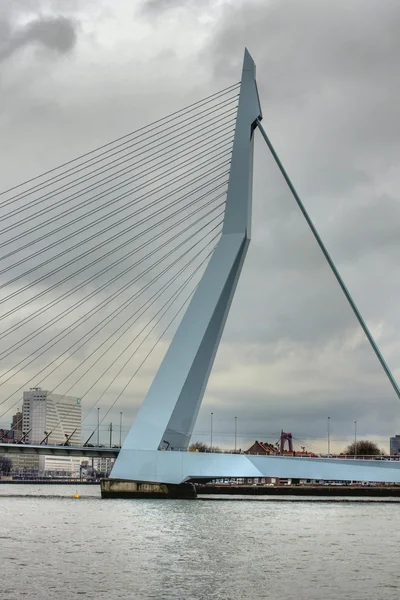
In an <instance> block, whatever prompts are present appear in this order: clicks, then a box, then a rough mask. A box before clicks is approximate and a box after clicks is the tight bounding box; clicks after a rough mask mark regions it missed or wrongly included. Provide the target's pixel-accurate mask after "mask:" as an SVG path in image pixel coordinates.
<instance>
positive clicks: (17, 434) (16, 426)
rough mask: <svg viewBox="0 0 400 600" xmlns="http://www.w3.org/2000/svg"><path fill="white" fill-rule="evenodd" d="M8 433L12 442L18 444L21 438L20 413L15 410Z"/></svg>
mask: <svg viewBox="0 0 400 600" xmlns="http://www.w3.org/2000/svg"><path fill="white" fill-rule="evenodd" d="M10 432H11V434H12V437H13V440H14V441H15V442H19V440H20V439H21V438H22V411H20V410H17V412H16V413H15V415H13V417H12V421H11V430H10Z"/></svg>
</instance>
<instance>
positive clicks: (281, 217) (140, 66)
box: [0, 0, 400, 448]
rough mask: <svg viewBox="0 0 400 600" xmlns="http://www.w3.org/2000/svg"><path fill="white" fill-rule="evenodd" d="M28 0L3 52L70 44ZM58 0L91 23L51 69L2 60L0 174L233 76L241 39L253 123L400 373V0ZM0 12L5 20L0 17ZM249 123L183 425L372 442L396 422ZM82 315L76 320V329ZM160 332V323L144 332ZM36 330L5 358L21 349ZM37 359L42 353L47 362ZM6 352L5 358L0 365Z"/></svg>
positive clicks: (141, 384) (89, 143)
mask: <svg viewBox="0 0 400 600" xmlns="http://www.w3.org/2000/svg"><path fill="white" fill-rule="evenodd" d="M39 5H41V3H39V4H38V3H33V4H32V2H30V3H29V10H28V8H27V7H28V3H24V7H25V9H26V10H25V12H24V13H23V18H22V17H21V14H20V13H18V14H13V16H12V18H11V17H10V16H9V15H8V16H7V18H3V21H2V22H3V31H6V34H5V35H3V37H2V39H6V38H7V39H11V38H12V36H15V35H16V36H17V39H16V41H15V42H14V45H15V44H16V46H10V48H11V50H8V52H9V54H8V56H9V55H13V53H14V52H16V51H17V49H18V48H21V47H26V46H27V44H35V45H38V44H42V46H43V44H45V46H44V47H45V48H46V49H47V48H49V49H50V50H52V49H53V50H55V51H56V52H62V51H64V52H65V51H68V48H73V47H75V46H74V43H75V42H74V40H75V39H76V38H74V39H73V40H72V38H68V36H67V38H66V39H67V40H68V39H70V40H72V41H70V46H68V43H64V45H62V47H60V46H58V45H57V44H58V43H59V42H58V38H57V37H56V36H55V37H51V36H50V37H49V38H45V39H46V41H45V42H44V41H43V39H42V38H43V33H40V32H39V30H38V29H35V28H33V30H31V29H30V27H31V25H30V24H32V23H36V22H37V19H36V20H34V21H32V19H33V16H34V14H38V10H37V8H38V6H39ZM175 9H176V10H175ZM53 10H54V11H55V13H56V14H53V15H52V16H46V19H52V20H53V21H57V20H58V19H59V18H60V17H59V14H60V15H66V16H63V17H62V18H63V19H67V21H68V22H69V20H70V21H71V24H72V26H74V24H75V23H76V22H80V23H81V27H82V28H83V30H84V32H85V33H86V32H87V31H89V32H90V36H86V35H85V38H82V39H83V43H82V44H79V46H76V51H75V52H74V61H59V62H58V63H57V65H56V67H54V68H53V66H52V65H50V66H49V65H48V62H46V61H45V60H44V57H43V56H42V53H38V56H37V61H35V64H34V65H29V72H27V70H26V69H25V68H24V66H23V65H22V64H19V63H20V61H18V65H17V67H16V68H15V69H14V68H13V69H11V68H9V69H6V68H4V72H5V73H6V74H5V76H4V78H3V81H2V87H3V90H2V113H1V115H0V126H1V140H2V144H1V146H0V154H1V162H2V165H4V168H3V173H4V175H3V181H4V185H7V184H10V185H12V184H13V183H18V182H19V181H20V180H21V179H23V178H24V179H25V178H27V177H29V176H33V175H36V174H37V173H40V172H42V171H44V170H46V169H47V168H51V167H52V166H54V165H55V164H59V163H62V162H63V161H64V160H69V159H70V158H73V157H74V156H75V155H78V154H81V153H82V152H84V151H87V150H90V149H91V148H93V147H96V146H99V145H101V144H102V143H105V142H107V141H109V140H110V139H115V138H116V137H118V136H119V135H123V134H125V133H126V132H127V131H129V130H133V129H135V128H136V127H140V126H141V125H143V124H145V123H148V122H151V121H154V120H155V119H156V118H158V117H160V116H162V115H163V114H167V113H169V112H173V111H174V110H176V109H177V108H180V107H182V106H185V105H187V104H190V103H191V102H194V101H196V100H198V99H199V98H200V97H204V96H206V95H207V94H209V93H212V92H214V91H216V90H218V89H221V88H223V87H224V86H226V85H230V84H231V83H234V82H235V81H237V80H238V77H239V74H240V68H241V61H242V55H243V47H244V46H245V45H247V46H248V47H249V49H250V51H251V53H252V54H253V56H254V58H255V60H256V63H257V80H258V86H259V91H260V97H261V102H262V104H263V112H264V127H265V128H266V129H267V131H268V133H269V135H270V137H271V140H272V142H273V143H274V145H275V147H276V149H277V151H278V154H279V155H280V157H281V159H282V161H283V163H284V165H285V167H286V168H287V170H288V172H289V174H290V176H291V178H292V180H293V182H294V184H295V186H296V188H297V189H298V192H299V193H300V195H301V197H302V198H303V201H304V203H305V205H306V207H307V209H308V210H309V212H310V215H311V217H312V218H313V220H314V222H315V224H316V226H317V228H318V230H319V232H320V234H321V236H322V238H323V240H324V242H325V243H326V245H327V247H328V249H329V250H330V252H331V253H332V256H333V258H334V260H335V261H336V262H337V265H338V267H339V269H340V271H341V273H342V275H343V277H344V279H345V282H346V284H347V285H348V287H349V289H350V291H351V293H352V295H353V296H354V298H355V301H356V302H357V304H358V305H359V308H360V310H361V312H362V314H363V315H364V317H365V319H366V321H367V323H368V324H369V326H370V327H371V329H372V331H373V332H374V334H375V336H376V338H377V340H378V342H379V343H380V345H381V347H382V350H383V352H384V355H385V357H386V358H387V360H388V362H389V364H390V366H391V367H392V369H393V371H394V373H395V374H397V375H400V345H399V343H398V330H399V328H400V314H399V311H398V306H397V305H398V302H397V298H398V296H399V293H400V287H399V278H398V277H397V265H398V262H399V261H398V259H399V257H400V242H399V240H400V237H399V236H398V234H397V232H398V222H399V198H400V180H399V176H398V157H399V155H400V129H399V127H400V125H399V123H400V108H399V103H398V102H397V98H398V92H399V90H398V76H397V71H398V67H397V65H398V62H399V58H400V41H399V37H398V35H397V31H398V25H399V21H400V5H399V4H397V3H394V2H391V3H383V2H382V1H381V0H365V1H364V0H363V1H361V0H355V1H354V2H352V3H351V4H349V3H348V2H345V0H338V1H337V2H335V3H328V2H321V1H320V0H296V1H294V0H280V1H279V2H278V1H274V0H271V1H269V2H265V0H262V1H261V0H247V1H246V2H244V1H240V0H237V2H236V1H235V2H224V1H218V2H217V1H215V2H213V1H205V2H196V3H195V2H190V1H188V2H183V1H182V2H178V1H175V2H172V1H170V2H168V1H165V2H161V1H155V0H153V1H149V2H145V3H142V4H138V5H137V6H135V7H133V6H132V3H129V2H127V1H126V2H125V1H122V0H121V2H118V3H116V2H111V0H103V2H102V3H101V7H100V5H99V3H89V2H85V3H83V2H81V3H80V2H75V3H74V6H73V9H72V8H71V9H69V12H68V14H67V13H65V12H64V11H63V9H62V3H58V4H56V5H55V4H53ZM57 11H60V13H59V14H58V12H57ZM157 15H158V16H159V17H160V18H155V17H157ZM46 22H47V21H46ZM4 23H7V24H10V23H12V26H11V25H7V27H8V29H7V30H6V29H4ZM27 23H28V25H27ZM35 27H37V26H35ZM56 30H57V27H56V28H55V30H54V31H56ZM74 31H75V34H76V26H75V29H74ZM18 36H19V37H18ZM44 37H45V36H44ZM18 40H19V41H18ZM4 48H5V46H4V47H3V50H2V51H3V52H4V51H5V50H4ZM10 53H11V54H10ZM16 62H17V61H16ZM21 63H22V61H21ZM256 136H257V138H256V151H255V168H254V218H253V233H252V243H251V245H250V250H249V253H248V257H247V259H246V262H245V265H244V270H243V274H242V277H241V280H240V283H239V287H238V290H237V294H236V296H235V299H234V302H233V306H232V310H231V313H230V316H229V319H228V322H227V326H226V330H225V334H224V337H223V343H222V345H221V348H220V351H219V352H218V356H217V360H216V363H215V367H214V369H213V373H212V377H211V379H210V384H209V386H208V389H207V392H206V397H205V400H204V403H203V406H202V409H201V413H200V415H199V420H198V423H197V424H196V428H195V431H196V435H198V436H199V437H201V436H203V438H202V439H206V440H207V439H208V437H207V436H208V435H209V413H210V411H211V410H213V412H214V417H215V441H216V443H218V444H219V445H227V446H229V445H230V444H232V442H233V423H234V421H233V418H234V416H238V419H239V434H240V436H241V440H242V441H243V443H244V441H246V443H247V442H249V443H250V441H251V439H252V437H254V436H255V435H257V437H259V438H260V439H261V438H262V437H264V436H263V433H264V434H265V437H267V439H268V437H269V436H270V437H271V441H274V440H273V438H274V436H275V434H276V433H278V435H279V431H280V429H282V428H284V429H289V430H291V431H292V433H293V435H294V436H295V437H299V438H301V439H303V440H304V439H305V440H306V441H307V440H308V442H309V444H310V446H311V445H315V444H316V445H317V446H318V445H320V447H322V448H325V442H324V441H323V438H324V435H325V434H326V418H327V416H328V415H329V416H331V418H332V428H333V427H334V426H335V435H336V437H337V439H338V440H339V441H338V444H339V445H340V444H341V445H342V446H343V445H344V444H345V442H346V439H345V438H346V437H350V438H351V436H352V423H353V421H354V420H357V421H358V425H359V432H360V435H368V436H372V435H376V436H379V437H380V438H382V440H383V441H381V442H380V443H382V445H383V443H384V441H385V439H387V438H388V436H389V435H391V434H393V433H395V432H396V430H399V428H400V412H399V406H398V400H397V398H396V397H395V396H394V394H393V392H392V390H391V389H390V387H389V386H388V383H387V381H386V380H385V377H384V376H383V374H382V372H381V369H380V366H379V364H378V363H377V361H376V359H375V357H374V355H373V353H372V351H371V349H370V348H369V346H368V344H367V343H366V341H365V340H364V339H363V336H362V335H361V334H360V330H359V328H358V325H357V323H356V321H355V319H354V316H353V315H352V313H351V310H350V309H349V307H348V306H347V303H346V302H345V299H344V298H343V295H342V293H341V291H340V290H339V289H338V286H337V284H336V282H335V280H334V279H333V277H332V274H331V273H330V271H329V268H328V267H327V265H326V263H325V261H324V259H323V257H322V256H321V253H320V251H319V249H318V247H317V245H316V243H315V240H314V239H313V238H312V236H311V234H310V231H309V229H308V227H307V225H306V224H305V222H304V220H303V218H302V216H301V214H300V213H299V210H298V208H297V206H296V204H295V202H294V200H293V198H292V197H291V195H290V193H289V191H288V189H287V187H286V186H285V185H284V183H283V181H282V177H281V175H280V174H279V172H278V170H277V168H276V165H274V163H273V161H272V159H271V157H270V155H269V153H268V150H267V148H266V146H265V144H264V143H263V141H262V140H261V138H260V137H258V134H257V132H256ZM16 139H17V140H18V144H15V140H16ZM44 227H46V225H44ZM45 230H46V229H45ZM102 239H103V238H102ZM62 247H64V246H62ZM65 247H66V246H65ZM100 254H101V252H100V251H99V253H98V255H100ZM96 256H97V254H96ZM57 264H58V263H57ZM34 291H36V292H37V291H38V290H37V289H36V290H34ZM80 298H81V295H80V293H76V294H75V295H74V296H73V297H72V298H70V300H68V303H70V305H71V306H73V305H74V304H78V302H79V300H80ZM68 303H67V302H66V303H65V305H67V304H68ZM63 306H64V305H63ZM115 308H116V304H115V305H112V307H110V310H111V311H112V310H115ZM55 314H56V312H55V311H54V312H51V316H54V315H55ZM71 318H72V317H71ZM40 322H41V321H40ZM88 328H89V324H85V327H82V329H81V330H79V332H77V334H76V339H77V338H78V337H79V336H80V335H82V334H83V333H84V331H86V330H87V329H88ZM32 329H33V325H32V328H28V330H25V331H27V334H29V333H30V332H31V331H32ZM57 331H58V330H57ZM108 331H111V326H110V328H109V329H108V330H107V332H108ZM107 332H103V333H102V334H101V335H99V337H98V338H96V340H93V341H92V342H90V343H88V344H87V346H86V347H85V348H82V350H80V351H79V352H78V353H76V354H75V355H74V356H72V355H71V357H70V359H69V361H68V362H67V363H66V365H65V369H64V368H61V367H60V369H59V371H57V372H55V373H54V375H52V376H49V378H48V379H46V380H45V381H44V382H43V384H42V385H43V387H48V388H52V387H53V386H55V385H57V383H59V381H61V379H62V377H64V376H65V375H66V374H67V372H68V371H70V370H71V369H72V368H74V367H75V366H76V367H78V366H79V361H80V360H83V358H85V357H86V356H88V355H89V354H90V352H91V351H93V350H94V349H95V348H96V347H97V345H99V344H101V343H102V342H103V341H104V339H105V336H106V333H107ZM161 332H162V327H159V328H157V329H156V330H155V336H156V335H160V334H161ZM129 335H130V334H129V333H128V334H127V335H126V340H127V341H129ZM71 338H72V339H75V338H73V336H71ZM18 339H19V338H18ZM43 339H47V338H43ZM43 339H42V338H41V339H40V340H37V343H39V342H42V341H43ZM169 339H170V332H169V333H168V334H167V335H166V336H165V339H164V343H163V345H162V348H161V349H160V352H159V353H158V354H157V357H156V358H155V359H154V360H153V359H152V358H150V359H149V362H148V363H146V367H145V370H144V372H143V373H141V374H139V375H138V376H137V377H136V378H135V380H134V382H133V383H132V385H131V386H130V387H129V388H128V389H127V390H126V392H125V393H124V395H123V397H122V399H121V402H120V403H119V404H118V406H116V408H115V415H116V416H115V415H114V416H113V413H111V414H110V416H109V417H107V419H113V418H114V419H115V420H116V419H118V411H119V410H122V411H123V412H124V423H126V424H128V422H129V421H130V420H131V419H132V418H133V416H134V414H135V412H136V410H137V407H138V405H139V404H140V401H141V399H142V397H143V394H144V392H145V390H146V389H147V386H148V384H149V382H150V381H151V377H152V374H153V373H154V370H155V368H156V366H157V364H158V362H159V359H160V357H161V354H162V351H161V350H165V347H166V344H167V342H168V340H169ZM35 343H36V340H34V339H33V340H32V341H31V342H30V343H29V344H28V345H27V347H26V348H25V351H24V353H21V354H18V356H17V358H18V359H19V358H22V357H23V356H25V355H26V354H27V353H29V352H31V351H32V350H34V347H35V346H34V344H35ZM61 346H62V345H61V344H60V347H61ZM66 347H67V346H64V348H66ZM120 348H122V342H121V345H120V347H119V348H118V351H119V350H120ZM61 349H62V348H61ZM116 355H117V351H115V350H112V349H111V350H110V352H109V354H108V355H107V356H105V357H104V359H103V360H102V362H101V363H99V364H98V365H94V367H93V369H92V371H91V373H90V374H88V375H87V377H86V378H85V380H84V385H82V384H81V383H80V384H79V385H78V386H77V388H76V389H75V390H74V393H76V394H77V395H81V394H82V393H83V392H84V390H85V389H87V388H88V387H89V386H90V385H91V382H93V381H94V380H95V379H96V378H97V377H99V376H100V375H101V374H102V372H104V371H105V369H106V368H107V361H108V363H111V361H112V360H113V359H114V358H115V357H116ZM50 356H51V353H50V352H49V353H48V354H47V355H45V356H44V357H43V360H42V361H38V364H37V366H38V367H41V366H42V365H43V366H45V360H47V359H48V358H49V357H50ZM140 356H142V355H140ZM12 364H13V363H12V361H11V359H10V361H9V362H7V365H6V366H7V368H8V367H9V366H12ZM133 371H134V366H133V364H132V366H129V367H128V369H127V371H126V372H125V373H124V374H123V375H122V376H121V377H120V378H119V379H118V381H117V382H116V383H115V385H113V386H112V388H111V390H110V392H109V393H107V395H106V396H105V397H104V408H105V406H106V403H107V402H112V401H113V399H114V398H115V397H116V395H117V394H118V393H119V391H120V390H121V389H122V387H123V385H125V383H126V382H127V380H128V379H129V376H130V374H131V373H132V372H133ZM78 372H81V371H78ZM30 373H32V375H33V374H34V373H35V371H34V369H33V367H32V369H31V370H30V368H28V369H27V373H25V375H29V374H30ZM27 378H28V377H25V379H18V381H19V382H20V383H23V381H25V380H26V379H27ZM109 381H110V379H107V377H105V378H104V380H103V379H100V381H99V383H98V384H96V386H95V388H94V390H93V392H92V395H90V397H86V398H85V399H84V402H85V405H86V406H85V407H84V411H85V410H86V407H88V406H90V404H91V402H92V401H95V400H96V398H97V397H99V395H100V394H101V393H102V390H103V389H104V388H105V386H106V385H107V382H109ZM10 389H11V388H10ZM82 390H83V392H82ZM7 393H8V390H7ZM102 410H103V408H102ZM92 422H93V423H94V421H92ZM334 424H335V425H334ZM219 432H220V437H219V438H218V435H219ZM259 434H261V435H259ZM275 439H276V438H275ZM316 440H318V441H316ZM321 440H322V441H321Z"/></svg>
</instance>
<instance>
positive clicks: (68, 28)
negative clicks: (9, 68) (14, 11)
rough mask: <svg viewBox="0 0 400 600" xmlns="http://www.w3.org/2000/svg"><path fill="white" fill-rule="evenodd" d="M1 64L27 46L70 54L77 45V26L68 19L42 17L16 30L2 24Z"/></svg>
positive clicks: (0, 29)
mask: <svg viewBox="0 0 400 600" xmlns="http://www.w3.org/2000/svg"><path fill="white" fill-rule="evenodd" d="M0 31H2V36H1V42H0V62H1V61H4V60H6V59H8V58H10V57H11V56H12V55H13V54H15V53H16V52H18V51H19V50H22V49H23V48H25V47H26V46H30V45H40V46H44V47H45V48H47V49H48V50H53V51H56V52H58V53H60V54H66V53H68V52H70V51H71V50H72V49H73V48H74V46H75V44H76V39H77V35H76V24H75V23H74V21H73V20H72V19H68V18H66V17H62V16H58V17H41V18H38V19H35V20H33V21H30V22H29V23H27V24H26V25H24V26H17V27H15V28H14V29H12V27H11V26H10V25H9V24H8V23H6V22H3V23H0Z"/></svg>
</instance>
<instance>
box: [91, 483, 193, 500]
mask: <svg viewBox="0 0 400 600" xmlns="http://www.w3.org/2000/svg"><path fill="white" fill-rule="evenodd" d="M100 489H101V497H102V498H126V499H143V498H153V499H154V498H157V499H161V500H167V499H174V500H177V499H180V500H193V499H195V498H197V493H196V488H195V487H194V485H193V484H192V483H153V482H149V481H132V480H129V479H102V480H101V481H100Z"/></svg>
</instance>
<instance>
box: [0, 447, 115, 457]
mask: <svg viewBox="0 0 400 600" xmlns="http://www.w3.org/2000/svg"><path fill="white" fill-rule="evenodd" d="M119 451H120V449H119V448H100V447H91V446H45V445H41V444H0V453H5V454H42V455H46V456H49V455H53V456H89V457H97V458H116V457H117V456H118V454H119Z"/></svg>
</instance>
